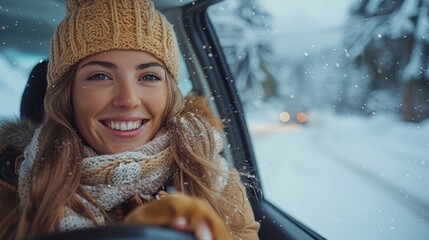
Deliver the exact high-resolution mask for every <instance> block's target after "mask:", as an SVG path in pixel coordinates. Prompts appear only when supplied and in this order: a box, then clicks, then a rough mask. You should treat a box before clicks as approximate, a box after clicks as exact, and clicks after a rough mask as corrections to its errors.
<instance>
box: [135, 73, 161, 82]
mask: <svg viewBox="0 0 429 240" xmlns="http://www.w3.org/2000/svg"><path fill="white" fill-rule="evenodd" d="M140 80H141V81H146V82H156V81H160V80H161V78H160V77H158V75H155V74H145V75H143V76H142V77H140Z"/></svg>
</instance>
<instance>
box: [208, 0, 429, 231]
mask: <svg viewBox="0 0 429 240" xmlns="http://www.w3.org/2000/svg"><path fill="white" fill-rule="evenodd" d="M428 7H429V5H428V3H426V2H424V1H411V0H405V1H359V0H347V1H333V0H330V1H323V2H320V3H319V2H314V1H308V0H307V1H292V0H284V1H274V0H267V1H262V0H254V1H238V0H229V1H223V2H221V3H218V4H216V5H214V6H212V7H210V9H209V16H210V17H211V21H212V23H213V24H214V27H215V29H216V32H217V35H218V37H219V39H220V42H221V45H222V48H223V51H224V54H225V56H226V59H227V61H228V64H229V66H230V69H231V71H232V73H233V75H234V79H232V80H231V81H232V82H234V83H235V85H236V88H237V89H238V95H239V96H240V98H241V101H242V105H243V107H244V114H245V119H246V122H247V125H248V128H249V132H250V134H251V137H252V142H253V148H254V151H255V154H256V158H257V163H258V169H259V172H260V178H261V179H260V180H261V183H262V186H263V189H264V197H265V198H266V199H267V200H269V201H270V202H271V203H273V204H275V205H276V206H277V207H279V208H280V209H282V210H283V211H284V212H286V213H288V214H290V215H292V216H294V217H295V218H297V219H298V220H299V221H301V222H302V223H303V224H305V225H307V226H308V227H310V228H311V229H313V230H315V231H316V232H317V233H319V234H321V235H322V236H324V237H326V238H327V239H425V238H427V236H429V188H428V186H429V160H428V156H429V137H428V136H429V120H428V118H429V74H428V72H427V71H426V69H427V64H428V60H427V56H428V53H429V52H428V49H429V45H428V42H427V37H428V36H427V32H428V31H427V23H428V18H427V9H428Z"/></svg>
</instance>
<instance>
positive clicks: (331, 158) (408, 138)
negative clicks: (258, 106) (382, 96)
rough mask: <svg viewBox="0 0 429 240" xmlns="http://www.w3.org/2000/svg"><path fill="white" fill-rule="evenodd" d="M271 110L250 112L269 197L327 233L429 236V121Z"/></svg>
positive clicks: (331, 236) (346, 236)
mask: <svg viewBox="0 0 429 240" xmlns="http://www.w3.org/2000/svg"><path fill="white" fill-rule="evenodd" d="M262 115H264V116H268V118H267V117H262ZM269 116H270V115H269V114H264V113H261V112H259V111H258V112H257V113H250V114H249V115H248V117H247V121H248V125H249V128H250V130H251V134H252V136H253V144H254V150H255V152H256V156H257V159H258V162H259V170H260V174H261V181H262V185H263V188H264V190H265V196H266V198H267V199H269V200H270V201H272V202H273V203H275V204H276V205H277V206H279V207H281V208H282V209H284V210H286V211H287V212H288V213H289V214H291V215H293V216H295V217H296V218H298V219H299V220H301V221H302V222H303V223H305V224H306V225H308V226H309V227H311V228H312V229H314V230H315V231H317V232H318V233H320V234H321V235H322V236H324V237H326V238H328V239H427V237H428V236H429V137H428V136H429V121H426V122H423V123H421V124H412V123H404V122H401V121H399V120H398V119H396V118H395V117H392V116H390V115H383V114H376V115H374V116H371V117H356V116H341V115H336V114H333V113H331V112H329V111H327V112H321V113H318V114H315V113H313V115H312V117H313V119H314V120H313V121H312V122H310V123H309V124H307V125H280V124H278V120H277V119H276V117H275V116H271V119H269ZM261 119H265V121H264V122H262V121H261Z"/></svg>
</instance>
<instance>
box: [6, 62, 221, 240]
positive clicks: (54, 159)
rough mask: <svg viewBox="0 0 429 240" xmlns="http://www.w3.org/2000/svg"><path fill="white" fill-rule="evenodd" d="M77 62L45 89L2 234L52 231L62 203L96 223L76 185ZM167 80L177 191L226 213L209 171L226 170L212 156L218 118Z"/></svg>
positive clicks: (79, 144)
mask: <svg viewBox="0 0 429 240" xmlns="http://www.w3.org/2000/svg"><path fill="white" fill-rule="evenodd" d="M76 65H77V64H76ZM76 65H74V66H73V67H71V68H70V69H69V70H68V71H67V72H66V73H65V74H64V75H63V76H62V78H61V79H60V80H59V81H56V85H51V86H50V87H49V88H48V89H47V93H46V97H45V111H46V114H45V119H44V124H43V127H42V130H41V134H40V138H39V146H38V153H37V155H36V158H35V160H34V163H33V167H32V169H31V172H30V174H31V175H30V177H31V178H30V179H32V181H31V183H30V189H29V195H28V199H27V201H25V202H21V203H20V205H19V206H18V207H17V209H15V210H14V211H13V212H12V213H11V214H10V215H9V217H8V218H6V219H5V220H4V221H2V223H1V224H0V227H1V230H0V238H1V239H23V238H28V237H30V238H31V237H35V236H40V235H46V234H52V233H54V232H56V231H57V227H58V223H59V220H60V218H61V217H62V214H63V208H64V207H65V206H69V207H70V208H72V209H73V210H74V211H75V212H78V213H80V214H82V215H83V216H85V217H87V218H89V219H91V220H93V222H94V223H95V219H94V216H93V214H92V213H91V211H90V210H89V209H88V208H87V207H86V205H85V204H84V203H83V202H82V200H80V198H78V197H77V194H76V193H79V194H80V195H81V196H83V197H84V198H85V199H87V200H88V201H90V202H91V203H93V204H94V205H96V206H99V204H98V203H97V202H96V201H95V200H94V199H93V198H92V197H91V196H90V195H89V194H88V193H87V192H85V190H84V189H83V188H82V187H81V186H80V177H81V162H82V160H83V158H84V152H83V143H82V138H81V136H80V135H79V133H78V131H77V127H76V125H75V122H74V114H73V108H72V103H71V91H72V84H73V78H74V74H75V68H76V67H75V66H76ZM166 72H167V71H166ZM167 84H168V89H169V92H168V96H167V97H168V106H167V109H166V112H165V118H164V127H165V128H166V129H167V131H168V132H169V134H170V148H171V152H172V153H173V154H172V155H173V159H174V162H175V166H176V167H177V170H178V171H177V173H176V174H175V175H174V176H173V179H172V180H173V185H174V187H175V188H176V189H177V190H178V191H180V192H184V193H186V194H189V195H193V196H197V197H200V198H202V199H204V200H205V201H207V202H208V203H209V204H210V205H211V206H212V207H213V208H214V209H215V210H216V211H217V212H218V213H219V215H221V216H223V217H224V216H225V215H226V211H227V210H226V205H227V203H226V201H225V200H224V198H222V197H221V194H219V193H216V190H215V189H214V186H215V183H214V181H215V179H216V177H211V176H218V175H220V174H222V171H225V170H221V169H220V168H219V166H218V165H216V164H215V163H213V161H211V160H212V159H213V158H214V156H215V155H216V154H217V153H216V152H215V147H214V146H215V140H214V133H213V127H217V128H221V125H222V124H221V121H220V120H219V119H218V118H215V117H214V115H213V113H212V112H211V111H209V110H206V111H200V112H198V111H192V110H191V107H190V106H189V104H195V103H194V102H193V101H202V100H196V98H195V97H188V98H187V99H185V98H184V97H183V96H182V94H181V92H180V90H179V89H178V87H177V84H175V83H174V79H173V78H172V77H171V76H170V75H168V74H167ZM198 104H202V103H198ZM204 104H205V103H204ZM207 109H208V108H207ZM196 133H198V134H196ZM100 209H101V208H100ZM104 214H105V213H104ZM105 216H106V217H107V214H105ZM107 218H108V217H107Z"/></svg>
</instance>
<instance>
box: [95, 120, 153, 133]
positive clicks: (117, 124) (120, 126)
mask: <svg viewBox="0 0 429 240" xmlns="http://www.w3.org/2000/svg"><path fill="white" fill-rule="evenodd" d="M147 121H148V120H132V121H108V120H104V121H102V123H103V124H104V125H105V126H106V127H108V128H110V129H113V130H116V131H132V130H135V129H138V128H140V127H141V126H142V125H143V124H145V123H146V122H147Z"/></svg>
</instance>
